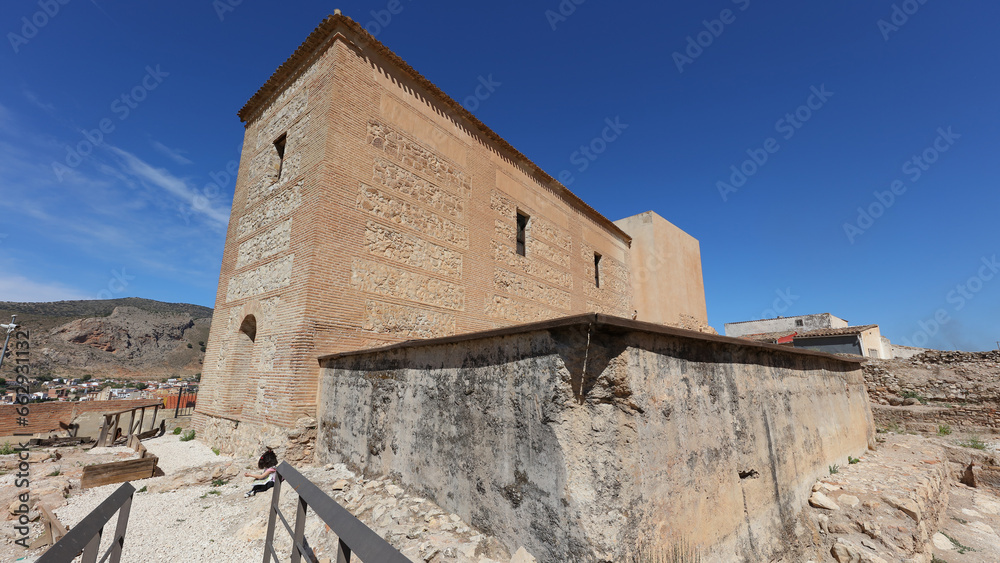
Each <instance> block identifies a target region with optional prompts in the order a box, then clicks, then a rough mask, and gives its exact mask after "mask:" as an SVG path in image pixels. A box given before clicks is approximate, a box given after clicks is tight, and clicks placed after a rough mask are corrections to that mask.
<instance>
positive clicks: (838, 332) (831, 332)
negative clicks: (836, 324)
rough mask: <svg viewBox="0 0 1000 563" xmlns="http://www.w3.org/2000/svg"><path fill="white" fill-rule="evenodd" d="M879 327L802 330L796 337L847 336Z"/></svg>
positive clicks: (864, 326)
mask: <svg viewBox="0 0 1000 563" xmlns="http://www.w3.org/2000/svg"><path fill="white" fill-rule="evenodd" d="M873 328H878V325H863V326H845V327H843V328H820V329H816V330H810V331H807V332H801V333H799V335H798V336H796V337H795V338H813V337H816V336H846V335H849V334H861V333H862V332H864V331H866V330H870V329H873Z"/></svg>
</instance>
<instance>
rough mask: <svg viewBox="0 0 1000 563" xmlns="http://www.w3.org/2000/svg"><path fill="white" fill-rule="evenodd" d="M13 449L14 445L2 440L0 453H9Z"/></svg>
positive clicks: (12, 451)
mask: <svg viewBox="0 0 1000 563" xmlns="http://www.w3.org/2000/svg"><path fill="white" fill-rule="evenodd" d="M15 451H16V450H14V446H12V445H10V442H4V443H3V445H2V446H0V455H10V454H12V453H14V452H15Z"/></svg>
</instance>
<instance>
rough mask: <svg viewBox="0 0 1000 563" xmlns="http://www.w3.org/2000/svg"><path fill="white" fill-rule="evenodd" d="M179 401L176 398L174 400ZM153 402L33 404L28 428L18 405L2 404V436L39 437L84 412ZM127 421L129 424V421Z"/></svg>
mask: <svg viewBox="0 0 1000 563" xmlns="http://www.w3.org/2000/svg"><path fill="white" fill-rule="evenodd" d="M175 401H176V399H175ZM152 402H154V400H152V399H139V400H128V401H125V400H120V401H83V402H50V403H32V404H29V405H25V406H27V407H28V411H29V412H28V416H27V417H26V418H27V419H28V425H27V426H19V425H18V423H17V419H18V418H20V417H19V415H18V414H17V411H16V409H18V408H20V406H16V405H0V436H13V435H14V434H15V433H31V434H39V433H44V432H59V431H61V430H62V429H61V428H59V423H60V422H64V423H66V424H69V423H70V422H72V421H73V418H74V417H76V416H77V415H79V414H82V413H85V412H118V411H123V410H125V409H130V408H133V407H136V406H141V405H148V404H150V403H152ZM126 422H128V421H126Z"/></svg>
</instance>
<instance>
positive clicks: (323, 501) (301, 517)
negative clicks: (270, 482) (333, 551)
mask: <svg viewBox="0 0 1000 563" xmlns="http://www.w3.org/2000/svg"><path fill="white" fill-rule="evenodd" d="M286 481H287V482H288V484H289V485H291V486H292V488H293V489H295V491H296V492H297V493H298V494H299V502H298V504H297V506H298V509H297V510H296V512H295V527H294V529H293V528H292V526H289V524H288V520H287V519H286V518H285V516H284V515H283V514H282V513H281V511H280V510H279V509H278V500H279V498H280V495H281V484H282V483H283V482H286ZM309 507H312V509H313V511H314V512H316V515H317V516H319V517H320V518H321V519H322V520H323V522H325V523H326V525H327V526H329V527H330V530H331V531H332V532H333V533H334V534H336V535H337V538H338V539H339V541H340V545H339V547H338V549H337V563H350V561H351V554H352V552H353V553H356V554H357V555H358V557H360V558H361V560H362V561H367V562H371V563H376V562H377V563H410V560H409V559H407V558H406V557H405V556H404V555H403V554H402V553H400V552H399V551H397V550H396V548H394V547H392V546H391V545H389V542H387V541H385V540H384V539H382V538H381V537H380V536H379V535H378V534H376V533H375V532H374V531H372V530H371V528H369V527H368V526H365V525H364V523H363V522H361V520H358V519H357V518H355V517H354V516H353V515H352V514H351V513H350V512H348V511H347V510H346V509H345V508H344V507H342V506H340V505H339V504H338V503H337V501H335V500H333V499H332V498H330V497H329V496H328V495H327V494H326V493H324V492H323V491H321V490H320V489H319V487H317V486H316V485H314V484H313V483H312V482H311V481H309V480H308V479H306V478H305V477H304V476H303V475H302V474H301V473H299V472H298V471H296V470H295V469H294V468H293V467H292V466H291V465H288V464H287V463H285V462H281V465H279V466H278V468H277V474H276V475H275V479H274V494H273V495H272V496H271V509H270V510H269V511H268V519H267V538H266V539H265V540H264V561H263V563H270V562H271V561H272V560H273V561H275V562H279V561H281V559H279V557H278V554H277V552H276V551H275V550H274V545H273V542H274V524H275V521H276V520H277V519H279V518H280V519H281V523H282V524H283V525H284V526H285V530H287V531H288V535H290V536H291V538H292V555H291V562H292V563H300V561H302V558H303V557H304V558H305V560H306V561H308V562H309V563H317V561H318V560H317V559H316V554H315V553H313V550H312V548H310V547H309V542H308V541H307V540H306V537H305V528H306V511H307V510H308V508H309Z"/></svg>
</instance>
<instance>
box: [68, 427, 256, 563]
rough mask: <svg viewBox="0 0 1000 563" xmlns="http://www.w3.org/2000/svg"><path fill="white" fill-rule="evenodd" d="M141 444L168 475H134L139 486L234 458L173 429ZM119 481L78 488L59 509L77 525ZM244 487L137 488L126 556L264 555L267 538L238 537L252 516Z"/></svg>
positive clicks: (140, 561) (142, 559)
mask: <svg viewBox="0 0 1000 563" xmlns="http://www.w3.org/2000/svg"><path fill="white" fill-rule="evenodd" d="M143 445H145V446H146V449H147V450H148V451H149V452H150V453H152V454H153V455H155V456H157V457H158V458H159V461H158V466H159V467H160V468H161V469H162V470H163V472H164V474H165V475H164V476H163V477H154V478H151V479H142V480H139V481H133V482H132V485H133V486H134V487H135V488H136V489H137V490H141V489H142V488H143V487H146V486H149V485H151V484H153V483H155V482H157V481H159V480H163V479H169V478H171V477H172V476H174V475H177V474H178V473H180V472H183V471H185V470H189V469H192V468H195V467H200V466H203V465H206V464H216V463H220V462H228V461H231V460H232V459H233V458H231V457H228V456H219V455H216V454H215V452H213V451H212V450H211V448H209V447H208V446H206V445H205V444H202V443H201V442H198V441H197V440H193V441H188V442H181V441H180V436H176V435H174V434H165V435H163V436H161V437H159V438H155V439H150V440H145V441H143ZM94 450H105V451H103V452H97V453H109V451H108V450H124V451H128V452H131V451H132V450H131V449H130V448H117V447H116V448H94ZM94 450H90V451H89V452H88V453H90V452H93V451H94ZM247 462H249V460H247ZM120 486H121V484H114V485H106V486H103V487H97V488H94V489H88V490H86V491H81V492H77V493H75V494H74V495H73V496H72V497H70V499H69V504H67V505H66V506H64V507H62V508H60V509H58V510H56V515H57V516H58V517H59V519H60V520H61V521H62V522H63V523H64V524H66V525H68V526H74V525H76V524H77V523H78V522H80V521H81V520H82V519H83V518H84V517H85V516H86V515H87V514H89V513H90V511H91V510H93V509H94V508H96V507H97V505H99V504H100V503H101V502H103V501H104V499H106V498H107V497H108V496H110V495H111V493H113V492H114V491H115V490H117V489H118V487H120ZM243 489H244V486H243V484H242V483H239V482H236V481H234V482H233V483H229V484H226V485H223V486H221V487H212V486H210V485H203V486H193V487H185V488H182V489H180V490H177V491H173V492H168V493H158V494H153V493H147V492H141V493H136V495H135V496H134V497H133V500H132V508H131V511H130V513H129V519H128V530H127V533H126V535H125V545H124V548H123V552H122V561H129V562H137V563H146V562H150V563H151V562H160V561H233V562H241V561H260V559H261V556H262V554H263V546H264V542H263V541H262V540H258V541H247V540H245V539H238V536H239V535H240V534H239V532H240V530H241V529H242V528H243V527H244V525H245V524H246V523H247V520H248V519H250V518H251V516H252V515H251V514H250V510H249V509H250V508H251V507H250V506H249V505H248V504H247V503H246V502H243V500H244V499H243V498H242V497H243V492H244V491H243ZM215 493H219V494H215ZM115 521H116V519H115V518H112V521H111V524H110V525H109V527H108V529H107V530H105V537H104V538H103V540H102V542H101V553H102V554H103V553H104V550H106V549H107V548H108V546H110V545H111V539H112V537H111V534H110V533H109V532H110V531H111V529H113V528H114V522H115ZM78 560H79V559H78Z"/></svg>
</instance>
